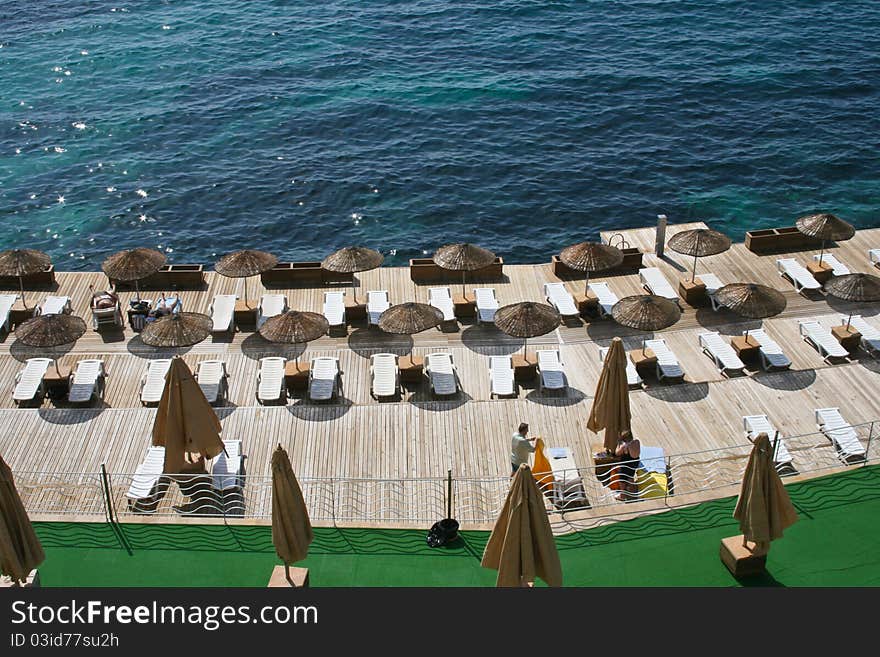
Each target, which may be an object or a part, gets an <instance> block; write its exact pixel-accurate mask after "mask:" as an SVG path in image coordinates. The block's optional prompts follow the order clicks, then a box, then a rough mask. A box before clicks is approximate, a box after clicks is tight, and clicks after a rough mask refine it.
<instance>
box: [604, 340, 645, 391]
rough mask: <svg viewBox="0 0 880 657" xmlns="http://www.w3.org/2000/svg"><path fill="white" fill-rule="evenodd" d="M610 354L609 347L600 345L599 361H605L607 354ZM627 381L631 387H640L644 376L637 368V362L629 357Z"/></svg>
mask: <svg viewBox="0 0 880 657" xmlns="http://www.w3.org/2000/svg"><path fill="white" fill-rule="evenodd" d="M607 355H608V347H599V362H600V363H604V362H605V356H607ZM626 383H627V385H629V386H630V387H633V388H634V387H638V386H640V385H642V377H641V376H640V375H639V371H638V370H637V369H636V366H635V363H633V362H632V361H631V360H630V359H629V358H627V359H626Z"/></svg>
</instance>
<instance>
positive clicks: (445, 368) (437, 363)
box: [425, 353, 458, 395]
mask: <svg viewBox="0 0 880 657" xmlns="http://www.w3.org/2000/svg"><path fill="white" fill-rule="evenodd" d="M425 365H426V370H427V372H428V377H429V379H430V381H431V389H432V390H433V391H434V394H435V395H454V394H455V393H457V392H458V381H457V379H456V374H455V364H454V363H453V362H452V354H449V353H433V354H428V355H427V356H426V357H425Z"/></svg>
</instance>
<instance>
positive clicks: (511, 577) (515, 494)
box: [480, 463, 562, 587]
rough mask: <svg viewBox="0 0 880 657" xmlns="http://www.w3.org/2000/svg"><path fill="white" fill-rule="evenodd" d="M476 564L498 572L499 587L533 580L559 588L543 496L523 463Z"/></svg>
mask: <svg viewBox="0 0 880 657" xmlns="http://www.w3.org/2000/svg"><path fill="white" fill-rule="evenodd" d="M480 565H481V566H483V568H492V569H493V570H497V571H498V578H497V580H496V585H497V586H499V587H506V586H527V585H529V584H530V583H532V582H534V581H535V578H536V577H540V578H541V579H543V580H544V581H545V582H547V584H548V585H550V586H562V564H561V562H560V561H559V552H558V551H557V549H556V542H555V541H554V540H553V530H552V529H551V528H550V520H549V519H548V518H547V510H546V509H545V508H544V496H543V495H542V494H541V491H540V490H538V485H537V484H536V483H535V479H534V477H533V476H532V471H531V469H530V468H529V466H528V465H526V464H525V463H523V464H522V465H521V466H519V470H517V471H516V474H515V475H514V477H513V480H512V482H511V484H510V491H509V492H508V493H507V499H506V500H505V501H504V507H503V508H502V509H501V514H500V515H499V516H498V519H497V520H496V521H495V527H494V528H493V529H492V534H491V535H490V536H489V541H488V542H487V543H486V548H485V550H484V551H483V558H482V560H481V561H480Z"/></svg>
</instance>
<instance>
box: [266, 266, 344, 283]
mask: <svg viewBox="0 0 880 657" xmlns="http://www.w3.org/2000/svg"><path fill="white" fill-rule="evenodd" d="M260 280H261V281H262V283H263V285H264V286H266V287H271V286H277V287H284V286H288V285H291V284H293V285H330V284H348V285H352V284H354V274H345V273H340V272H335V271H329V270H327V269H324V268H323V267H321V263H320V262H279V263H278V264H277V265H275V266H274V267H272V269H270V270H269V271H264V272H263V273H262V274H260Z"/></svg>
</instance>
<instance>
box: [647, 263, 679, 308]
mask: <svg viewBox="0 0 880 657" xmlns="http://www.w3.org/2000/svg"><path fill="white" fill-rule="evenodd" d="M639 279H640V280H641V281H642V286H643V287H644V288H645V289H646V290H647V291H648V292H650V293H651V294H653V295H655V296H658V297H663V298H664V299H669V300H670V301H674V302H675V303H678V293H677V292H676V291H675V290H674V289H673V287H672V285H670V284H669V281H667V280H666V277H665V276H664V275H663V272H662V271H660V270H659V269H658V268H657V267H643V268H642V269H639Z"/></svg>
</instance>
